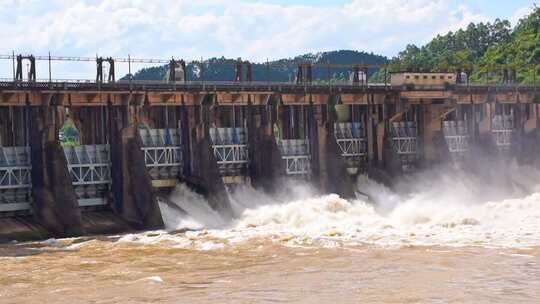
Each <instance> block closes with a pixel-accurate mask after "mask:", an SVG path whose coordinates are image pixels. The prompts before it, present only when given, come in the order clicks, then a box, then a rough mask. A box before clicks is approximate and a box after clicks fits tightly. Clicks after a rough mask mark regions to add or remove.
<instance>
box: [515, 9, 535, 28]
mask: <svg viewBox="0 0 540 304" xmlns="http://www.w3.org/2000/svg"><path fill="white" fill-rule="evenodd" d="M532 10H533V6H532V5H529V6H524V7H522V8H519V9H517V10H516V11H515V12H514V14H513V15H512V17H510V23H512V26H516V25H517V24H518V22H519V20H520V19H522V18H523V17H525V16H527V15H528V14H530V13H531V12H532Z"/></svg>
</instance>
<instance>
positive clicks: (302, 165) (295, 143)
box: [278, 139, 311, 177]
mask: <svg viewBox="0 0 540 304" xmlns="http://www.w3.org/2000/svg"><path fill="white" fill-rule="evenodd" d="M278 146H279V149H280V151H281V159H282V160H283V161H284V162H285V173H286V175H288V176H297V177H308V176H310V175H311V154H310V149H309V139H280V140H279V142H278Z"/></svg>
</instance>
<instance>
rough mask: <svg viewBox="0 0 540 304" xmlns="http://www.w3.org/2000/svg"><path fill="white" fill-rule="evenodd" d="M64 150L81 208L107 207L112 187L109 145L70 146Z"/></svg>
mask: <svg viewBox="0 0 540 304" xmlns="http://www.w3.org/2000/svg"><path fill="white" fill-rule="evenodd" d="M63 149H64V154H65V155H66V160H67V163H68V170H69V174H70V176H71V179H72V184H73V188H74V190H75V194H76V195H77V200H78V202H79V207H91V206H102V205H107V204H108V203H109V202H108V197H109V195H108V194H109V192H110V191H111V185H112V179H111V158H110V148H109V145H108V144H102V145H80V146H72V147H69V146H68V147H64V148H63Z"/></svg>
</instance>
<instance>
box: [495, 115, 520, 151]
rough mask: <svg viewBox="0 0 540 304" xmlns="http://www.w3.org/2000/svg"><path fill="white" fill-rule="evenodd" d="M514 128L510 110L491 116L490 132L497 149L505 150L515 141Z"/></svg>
mask: <svg viewBox="0 0 540 304" xmlns="http://www.w3.org/2000/svg"><path fill="white" fill-rule="evenodd" d="M515 130H516V129H515V120H514V115H513V113H512V112H511V113H510V114H500V115H495V116H493V118H492V120H491V132H492V134H493V137H494V140H495V145H496V146H497V149H498V150H499V151H501V152H502V151H507V150H509V149H510V148H511V147H512V145H513V144H514V142H515Z"/></svg>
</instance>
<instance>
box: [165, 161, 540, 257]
mask: <svg viewBox="0 0 540 304" xmlns="http://www.w3.org/2000/svg"><path fill="white" fill-rule="evenodd" d="M486 168H488V169H486V170H484V171H482V172H479V173H476V174H471V173H470V172H463V171H459V170H455V169H451V168H437V169H433V170H430V171H427V172H423V173H419V174H415V175H410V176H408V177H405V178H403V179H401V180H400V181H399V182H398V183H397V184H396V185H395V187H394V189H392V190H391V189H389V188H388V187H386V186H383V185H381V184H378V183H376V182H374V181H372V180H366V179H359V182H358V187H359V189H361V190H362V192H364V193H367V194H368V195H369V196H370V198H371V200H370V202H364V201H361V200H354V201H349V200H345V199H343V198H340V197H339V196H338V195H336V194H330V195H323V196H320V195H317V194H316V191H315V190H314V189H313V188H311V187H309V186H308V185H306V184H302V183H299V182H295V183H292V182H290V181H288V182H286V183H283V187H282V188H281V189H283V191H281V192H279V193H276V194H274V195H269V194H265V193H263V192H260V191H258V190H255V189H253V188H251V187H249V186H240V187H238V188H237V189H236V190H235V191H234V192H232V193H231V194H230V200H231V203H232V208H233V213H234V215H235V218H234V219H233V220H232V221H231V220H225V219H224V218H222V217H221V216H220V215H219V214H218V213H217V212H215V211H213V210H212V209H211V208H210V207H209V206H208V204H207V202H206V201H205V200H204V198H203V197H201V196H200V195H197V194H194V193H193V192H191V191H190V190H189V189H188V188H187V187H186V186H185V185H180V186H178V187H177V189H176V190H175V191H174V193H172V195H171V196H170V197H169V200H170V201H171V202H173V203H174V204H176V205H178V206H179V207H180V208H181V209H183V210H184V211H185V213H183V212H178V211H175V210H174V208H171V207H170V206H167V204H161V208H162V209H161V210H162V213H163V216H164V220H165V223H166V227H167V229H168V230H179V229H199V230H204V233H202V232H201V233H202V234H201V235H204V237H207V236H209V235H210V236H211V237H212V238H217V239H221V240H224V241H226V242H237V241H246V240H249V239H252V238H261V237H262V238H270V239H273V240H276V239H277V240H283V239H285V240H287V242H288V243H292V244H306V243H317V242H323V243H325V244H327V243H329V242H330V243H335V242H336V241H337V242H339V243H340V244H378V245H404V244H414V245H457V246H463V245H486V246H513V247H523V246H538V245H540V183H539V182H538V181H540V179H539V178H540V174H539V173H538V172H537V171H533V170H532V169H531V168H527V169H526V170H523V168H520V167H519V166H518V165H517V164H515V163H509V164H505V167H504V168H497V167H493V166H489V167H486ZM525 172H527V174H525ZM198 233H199V232H193V233H192V235H191V236H192V237H193V236H195V237H197V235H199V234H198Z"/></svg>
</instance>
